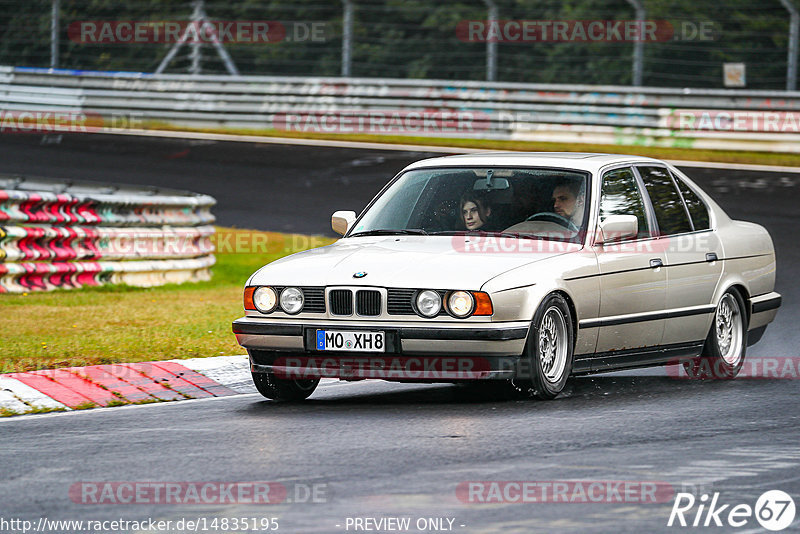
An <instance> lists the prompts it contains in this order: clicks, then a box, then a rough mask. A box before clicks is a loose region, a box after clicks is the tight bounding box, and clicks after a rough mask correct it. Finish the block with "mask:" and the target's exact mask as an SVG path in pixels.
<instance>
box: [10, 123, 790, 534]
mask: <svg viewBox="0 0 800 534" xmlns="http://www.w3.org/2000/svg"><path fill="white" fill-rule="evenodd" d="M428 156H430V155H429V154H425V153H411V152H396V151H382V150H357V149H332V148H317V147H300V146H283V145H255V144H246V143H216V142H198V141H178V140H170V141H165V140H155V139H143V138H123V137H111V136H99V135H89V136H83V137H72V138H67V137H65V138H63V139H62V140H61V141H60V142H58V143H42V139H41V138H40V137H35V136H30V135H28V136H5V135H4V136H2V137H0V162H2V163H0V173H3V174H10V173H11V174H13V173H18V174H28V175H41V176H49V177H57V178H65V179H89V180H99V181H111V182H119V183H131V184H148V185H156V186H163V187H172V188H180V189H190V190H193V191H198V192H203V193H208V194H210V195H213V196H214V197H216V198H217V200H218V201H219V205H218V206H217V208H216V209H215V210H214V212H215V213H216V215H217V217H218V222H219V224H221V225H226V226H238V227H242V228H256V229H264V230H276V231H291V232H301V233H313V234H325V235H331V234H330V229H329V224H330V223H329V220H330V219H329V218H330V214H331V213H332V212H333V211H334V210H336V209H353V210H355V211H359V210H360V209H361V208H363V207H364V205H365V204H366V202H368V201H369V199H370V198H371V197H372V196H373V195H374V194H375V193H376V192H377V191H378V190H379V189H380V187H381V186H382V185H383V184H385V183H386V181H387V180H388V179H389V178H391V177H392V176H393V175H394V174H395V173H396V172H397V171H398V170H400V169H401V168H402V167H403V166H404V165H406V164H407V163H409V162H411V161H414V160H417V159H420V158H423V157H428ZM684 171H685V172H686V173H687V174H688V175H689V176H690V177H692V178H694V179H695V180H696V181H697V182H698V183H699V184H700V185H701V186H702V187H703V188H705V189H706V190H707V191H709V192H710V193H711V194H712V196H714V198H715V199H716V200H717V201H718V202H719V203H720V205H722V207H723V208H724V209H726V211H727V212H728V213H729V215H731V216H732V217H734V218H741V219H746V220H750V221H754V222H757V223H759V224H762V225H764V226H765V227H766V228H767V229H769V231H770V233H771V234H772V237H773V239H774V241H775V246H776V250H777V255H778V281H777V287H776V290H777V291H778V292H780V293H781V294H782V295H783V297H784V300H783V307H782V308H781V310H780V311H779V313H778V318H777V320H776V321H775V322H774V323H773V324H772V325H771V326H770V327H769V328H768V329H767V332H766V334H765V336H764V339H763V340H762V341H761V342H760V343H759V344H757V345H755V346H753V347H751V348H750V349H749V350H748V359H756V358H764V357H775V356H780V357H794V358H797V356H798V351H797V347H798V346H800V331H799V330H798V328H797V327H796V324H797V323H798V320H800V308H798V304H797V303H798V301H799V300H800V294H798V293H799V292H800V289H798V284H797V283H796V279H795V278H794V277H795V276H796V275H797V268H796V265H797V264H798V261H800V246H798V245H797V243H796V236H797V235H798V232H797V230H796V225H797V223H798V221H800V174H793V173H788V172H761V171H758V172H756V171H741V170H719V169H696V168H695V169H692V168H686V169H684ZM232 319H233V318H232ZM795 378H796V379H797V378H800V377H798V376H797V375H795ZM796 379H795V380H792V379H758V380H756V379H738V380H733V381H726V382H714V383H706V382H694V381H688V380H679V379H675V378H671V377H670V376H667V374H666V373H665V372H664V370H663V369H649V370H642V371H636V372H625V373H615V374H610V375H599V376H595V377H586V378H580V379H573V381H572V382H571V384H570V385H568V388H567V390H566V391H565V393H564V394H563V395H561V396H560V397H559V398H558V399H556V400H555V401H552V402H534V401H504V402H503V401H497V400H492V399H491V398H486V397H483V398H480V397H479V398H477V399H476V398H475V397H474V396H473V395H472V394H471V390H469V389H468V388H464V387H457V386H449V385H399V384H390V383H386V382H380V381H375V382H359V383H352V384H351V383H333V384H330V385H326V386H324V387H321V388H320V389H318V390H317V392H316V393H315V394H314V395H313V396H312V397H311V399H309V401H307V402H306V403H303V404H301V405H286V404H279V403H273V402H268V401H265V400H264V399H263V398H261V397H260V396H259V395H257V394H252V395H239V396H236V397H223V398H218V399H210V400H199V401H192V402H184V403H175V404H157V405H147V406H132V407H124V408H110V409H99V410H90V411H85V412H74V413H67V414H52V415H38V416H26V417H19V418H8V419H4V420H2V421H0V465H2V471H1V472H2V482H0V509H2V514H0V515H2V516H3V517H15V518H20V519H26V520H31V521H33V522H34V524H36V522H38V520H39V518H42V517H46V518H48V519H76V520H78V519H83V520H113V519H127V520H142V519H145V518H152V519H163V520H173V521H177V520H179V519H181V518H186V519H191V520H197V519H198V518H205V519H206V520H207V521H208V522H210V521H211V520H212V519H213V518H234V517H239V518H264V517H275V518H277V519H278V524H279V529H278V532H291V533H295V532H297V533H301V532H354V531H359V530H355V528H354V526H353V525H354V518H361V519H364V518H375V519H379V518H386V517H409V518H411V528H410V529H409V530H408V531H409V532H420V531H421V530H417V529H416V522H417V520H418V519H420V518H425V519H428V518H445V519H452V520H453V522H452V527H451V528H452V531H453V532H465V533H467V532H468V533H480V532H504V533H505V532H520V533H528V532H612V531H613V532H662V531H663V532H667V531H674V530H679V531H680V530H685V531H699V530H710V531H717V532H729V531H731V530H732V528H731V527H730V526H728V525H726V526H725V527H724V528H720V527H716V528H714V527H711V528H709V529H703V528H701V527H698V528H691V527H689V528H680V527H677V526H674V527H672V528H669V527H667V521H668V519H669V516H670V510H671V509H672V504H673V499H672V498H669V499H664V500H663V502H658V503H647V504H642V503H639V502H635V500H634V499H628V502H624V503H619V502H615V503H593V504H586V503H582V504H574V503H502V504H499V503H492V504H485V503H468V502H463V501H462V500H460V499H459V496H460V495H461V494H460V493H459V494H457V488H459V484H461V483H466V482H468V481H540V482H547V481H565V480H584V481H591V480H594V481H651V482H662V483H664V484H667V485H669V486H670V487H671V488H672V489H673V491H675V492H680V491H688V492H693V493H695V494H696V495H698V496H700V495H703V494H706V495H713V494H714V493H716V492H718V493H719V501H718V506H719V505H723V504H728V505H730V506H729V507H728V510H726V511H725V512H724V513H723V514H721V515H720V518H721V519H722V520H723V521H725V519H726V518H727V514H728V511H729V510H730V508H732V507H733V506H735V505H737V504H748V505H750V506H754V505H755V503H756V500H757V499H758V497H759V496H760V495H761V494H762V493H764V492H765V491H767V490H773V489H780V490H783V491H785V492H787V493H789V494H792V495H794V496H795V500H797V496H798V495H800V448H798V445H797V444H798V434H799V432H798V426H799V425H800V420H799V419H800V417H799V415H800V410H799V409H800V400H799V399H800V395H798V393H799V392H800V390H798V384H800V382H798V380H796ZM100 481H115V482H184V481H188V482H202V481H216V482H236V481H271V482H279V483H282V484H283V485H284V486H285V487H286V488H287V489H288V490H289V494H288V495H287V500H286V501H285V502H282V503H279V504H269V505H249V504H233V505H231V504H228V505H197V504H180V505H159V504H115V505H109V504H107V505H87V504H77V503H76V502H74V501H73V500H71V498H70V494H69V490H70V487H71V486H73V485H74V484H76V483H80V482H100ZM314 485H316V488H317V489H318V492H319V493H318V498H317V500H318V501H321V502H307V501H308V499H306V498H304V497H305V496H306V489H307V488H309V487H312V486H314ZM709 500H710V499H709ZM798 504H800V503H798ZM697 510H698V507H697V506H695V507H694V508H692V509H691V511H690V512H687V514H686V518H687V520H689V521H693V520H694V517H695V513H696V512H697ZM348 518H349V520H348ZM705 519H706V517H705V514H703V516H702V518H701V520H700V524H701V525H702V523H703V521H705ZM348 521H349V522H348ZM362 524H363V523H362ZM443 524H444V526H445V527H447V526H448V525H449V523H448V521H447V520H445V521H444V523H443ZM690 524H691V523H690ZM712 524H713V523H712ZM348 525H349V528H348ZM798 525H800V520H799V519H796V520H795V522H794V524H793V526H792V527H791V528H790V529H788V530H786V531H787V532H788V531H790V530H792V529H795V530H796V529H797V528H798ZM0 530H2V529H1V528H0ZM151 531H152V532H155V531H154V530H148V529H145V530H143V532H151ZM173 531H174V530H173ZM250 531H251V532H252V530H250ZM360 531H365V530H364V529H362V530H360ZM373 531H376V530H373ZM381 531H382V532H384V531H388V530H381ZM394 531H398V530H394ZM422 531H424V530H422ZM428 531H432V530H430V529H428ZM736 531H737V532H759V531H761V527H760V525H759V524H758V522H757V521H756V520H755V518H750V519H749V521H748V522H747V524H746V525H745V526H743V527H742V528H739V529H736ZM208 532H245V530H243V529H241V528H240V529H238V530H237V529H233V528H228V529H226V530H223V529H216V530H208Z"/></svg>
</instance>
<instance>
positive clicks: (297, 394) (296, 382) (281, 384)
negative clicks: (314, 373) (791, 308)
mask: <svg viewBox="0 0 800 534" xmlns="http://www.w3.org/2000/svg"><path fill="white" fill-rule="evenodd" d="M247 352H248V354H250V359H251V361H253V360H255V362H256V363H264V364H267V363H272V362H273V361H274V359H275V358H276V357H277V354H273V355H270V353H265V352H263V351H255V350H249V349H248V351H247ZM252 375H253V383H254V384H255V386H256V389H257V390H258V392H259V393H261V394H262V395H263V396H264V397H266V398H268V399H272V400H277V401H301V400H305V399H307V398H308V397H309V396H311V394H312V393H314V390H315V389H317V385H318V384H319V378H304V379H292V378H279V377H277V376H275V373H256V372H253V373H252Z"/></svg>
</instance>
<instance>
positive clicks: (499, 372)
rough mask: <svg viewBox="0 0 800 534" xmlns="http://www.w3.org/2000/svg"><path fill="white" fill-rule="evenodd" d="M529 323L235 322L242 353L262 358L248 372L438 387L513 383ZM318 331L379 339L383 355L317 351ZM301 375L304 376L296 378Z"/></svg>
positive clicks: (244, 319) (252, 363)
mask: <svg viewBox="0 0 800 534" xmlns="http://www.w3.org/2000/svg"><path fill="white" fill-rule="evenodd" d="M528 328H529V323H527V322H509V323H499V324H492V323H480V324H475V323H472V324H457V325H455V324H446V325H445V324H437V325H435V326H434V325H420V324H419V323H416V324H414V323H409V322H391V323H388V322H367V321H347V322H343V321H326V320H320V321H308V322H304V323H299V322H288V321H265V320H263V319H254V318H250V317H243V318H241V319H238V320H236V321H234V322H233V332H234V334H236V340H237V341H238V343H239V344H240V345H242V346H243V347H245V348H248V349H254V350H257V351H261V352H263V353H264V354H263V355H262V356H258V358H262V359H261V360H258V359H254V357H253V356H252V355H251V368H252V370H253V371H254V372H274V373H277V374H282V373H283V374H284V376H285V377H287V378H304V377H305V378H313V377H336V378H345V379H361V378H382V379H385V380H400V381H442V380H462V379H463V380H470V379H485V378H511V377H513V376H514V373H515V369H516V365H517V363H518V362H519V359H520V355H521V354H522V352H523V349H524V347H525V340H526V338H527V335H528ZM317 329H325V330H347V331H359V330H369V331H383V332H385V333H386V337H387V350H386V352H381V353H377V352H376V353H363V352H362V353H354V352H336V351H319V350H317V349H316V346H315V343H314V339H315V333H316V330H317ZM298 373H304V374H298Z"/></svg>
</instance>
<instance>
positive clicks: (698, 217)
mask: <svg viewBox="0 0 800 534" xmlns="http://www.w3.org/2000/svg"><path fill="white" fill-rule="evenodd" d="M673 177H674V178H675V181H676V182H678V189H680V190H681V195H683V201H684V202H686V207H687V208H689V215H691V216H692V222H693V223H694V229H695V230H708V229H709V228H711V218H710V217H709V216H708V208H707V207H706V205H705V203H704V202H703V201H702V200H701V199H700V197H699V196H697V193H695V192H694V191H692V190H691V189H689V186H688V185H686V183H685V182H684V181H683V180H681V179H680V178H678V177H677V176H675V175H674V174H673Z"/></svg>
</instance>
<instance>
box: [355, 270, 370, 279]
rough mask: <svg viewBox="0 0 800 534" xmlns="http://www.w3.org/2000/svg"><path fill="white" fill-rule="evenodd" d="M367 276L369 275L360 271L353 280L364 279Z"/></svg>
mask: <svg viewBox="0 0 800 534" xmlns="http://www.w3.org/2000/svg"><path fill="white" fill-rule="evenodd" d="M365 276H367V273H365V272H364V271H359V272H357V273H355V274H354V275H353V278H364V277H365Z"/></svg>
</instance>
